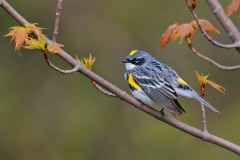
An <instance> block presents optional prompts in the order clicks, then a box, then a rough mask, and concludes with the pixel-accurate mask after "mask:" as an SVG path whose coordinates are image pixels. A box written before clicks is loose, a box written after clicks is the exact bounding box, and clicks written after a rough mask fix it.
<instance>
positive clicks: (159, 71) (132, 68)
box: [122, 50, 218, 117]
mask: <svg viewBox="0 0 240 160" xmlns="http://www.w3.org/2000/svg"><path fill="white" fill-rule="evenodd" d="M122 62H123V63H125V67H126V71H125V74H124V77H125V80H126V81H127V83H128V85H129V88H130V91H131V92H132V94H133V96H134V97H135V98H136V99H138V100H139V101H141V102H142V103H144V104H147V105H149V106H151V105H153V104H158V105H160V106H161V107H162V110H161V111H162V113H164V112H163V110H167V111H168V112H169V113H170V114H172V115H173V116H174V117H176V116H180V115H181V114H183V112H185V113H186V111H185V110H184V109H183V108H182V107H181V105H180V103H179V102H178V100H177V99H178V97H180V96H184V97H187V98H193V99H195V100H197V101H199V102H201V103H203V104H204V105H205V106H207V107H209V108H210V109H212V110H213V111H214V112H218V110H217V109H215V108H214V107H213V106H212V105H211V104H210V103H208V102H207V101H205V100H204V99H203V98H201V97H200V96H199V95H198V94H197V93H196V92H195V91H194V90H193V89H192V88H191V87H190V86H189V85H188V84H187V83H186V82H185V81H184V80H183V79H182V78H181V77H180V76H179V75H178V74H177V72H175V71H174V70H173V69H172V68H171V67H169V66H167V65H166V64H164V63H163V62H161V61H159V60H157V59H156V58H154V57H152V56H151V55H150V54H149V53H147V52H145V51H141V50H133V51H131V52H130V54H129V55H128V56H127V57H126V58H125V59H124V60H122Z"/></svg>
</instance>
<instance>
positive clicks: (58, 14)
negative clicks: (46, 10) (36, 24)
mask: <svg viewBox="0 0 240 160" xmlns="http://www.w3.org/2000/svg"><path fill="white" fill-rule="evenodd" d="M61 10H62V0H58V5H57V12H56V18H55V25H54V31H53V38H52V42H54V43H56V42H57V35H58V25H59V19H60V13H61Z"/></svg>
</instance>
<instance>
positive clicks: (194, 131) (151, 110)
mask: <svg viewBox="0 0 240 160" xmlns="http://www.w3.org/2000/svg"><path fill="white" fill-rule="evenodd" d="M0 5H1V7H2V8H3V9H4V10H6V11H7V12H8V13H9V14H10V15H12V17H14V18H15V19H16V20H17V21H18V22H19V23H20V24H22V25H23V24H26V23H28V22H27V21H26V20H25V19H24V18H23V17H22V16H21V15H19V14H18V13H17V12H16V11H15V10H14V9H13V8H12V7H11V6H10V5H9V4H8V3H7V2H6V1H2V2H1V3H0ZM34 34H35V36H37V33H36V32H35V33H34ZM46 41H47V43H50V42H51V41H50V40H49V39H47V38H46ZM57 55H58V56H60V57H61V58H62V59H63V60H64V61H66V62H67V63H69V64H70V65H71V66H72V67H74V68H75V67H76V68H79V70H78V71H79V72H80V73H82V74H83V75H85V76H86V77H88V78H90V79H92V80H94V81H95V82H96V83H98V84H100V85H101V86H103V87H104V88H106V89H108V90H109V91H110V92H112V93H114V94H115V95H116V96H118V97H120V99H122V100H124V101H126V102H128V103H129V104H131V105H133V106H135V107H136V108H138V109H140V110H142V111H143V112H145V113H147V114H149V115H151V116H152V117H154V118H156V119H158V120H160V121H163V122H165V123H167V124H169V125H171V126H173V127H175V128H177V129H179V130H181V131H183V132H186V133H188V134H190V135H192V136H195V137H197V138H200V139H203V140H205V141H207V142H210V143H213V144H216V145H218V146H221V147H223V148H225V149H228V150H229V151H232V152H234V153H236V154H238V155H240V147H239V146H238V145H236V144H234V143H231V142H229V141H227V140H224V139H222V138H219V137H217V136H215V135H212V134H209V133H206V132H202V131H201V130H199V129H196V128H194V127H191V126H189V125H187V124H185V123H182V122H180V121H178V120H176V119H173V118H171V117H169V116H167V115H162V114H160V113H159V111H157V110H155V109H154V108H151V107H149V106H147V105H144V104H142V103H141V102H139V101H138V100H136V99H135V98H133V97H132V96H130V95H129V94H126V92H124V91H122V90H121V89H119V88H117V87H116V86H114V85H113V84H111V83H109V82H108V81H106V80H105V79H103V78H102V77H100V76H98V75H97V74H95V73H93V72H92V71H90V70H88V69H86V68H85V67H83V66H82V65H80V64H79V63H78V62H77V61H76V60H75V59H74V58H73V57H71V56H70V55H69V54H68V53H66V52H65V51H64V50H61V53H60V54H57Z"/></svg>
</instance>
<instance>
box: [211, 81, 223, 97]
mask: <svg viewBox="0 0 240 160" xmlns="http://www.w3.org/2000/svg"><path fill="white" fill-rule="evenodd" d="M207 83H208V84H210V85H211V86H212V87H213V88H215V89H217V90H218V91H220V92H222V93H223V94H225V93H224V91H226V89H225V88H223V86H220V85H218V84H216V83H214V82H212V81H210V80H207Z"/></svg>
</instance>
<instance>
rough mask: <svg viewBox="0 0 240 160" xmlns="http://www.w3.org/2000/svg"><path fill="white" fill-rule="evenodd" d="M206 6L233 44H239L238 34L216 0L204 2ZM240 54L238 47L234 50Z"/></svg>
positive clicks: (239, 34)
mask: <svg viewBox="0 0 240 160" xmlns="http://www.w3.org/2000/svg"><path fill="white" fill-rule="evenodd" d="M206 2H207V4H208V6H209V7H210V9H211V10H212V12H213V13H214V15H215V16H216V18H217V19H218V21H219V22H220V24H221V25H222V27H223V28H224V29H225V31H226V32H227V34H228V36H229V37H230V38H231V40H232V41H233V42H234V43H237V42H240V32H239V31H238V29H237V27H236V26H235V25H234V24H233V22H232V21H231V19H230V18H227V15H226V13H225V11H224V9H223V8H222V6H221V4H220V3H219V2H218V0H206ZM236 49H237V51H238V52H240V47H237V48H236Z"/></svg>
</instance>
